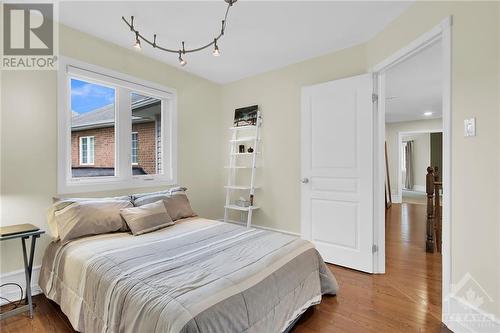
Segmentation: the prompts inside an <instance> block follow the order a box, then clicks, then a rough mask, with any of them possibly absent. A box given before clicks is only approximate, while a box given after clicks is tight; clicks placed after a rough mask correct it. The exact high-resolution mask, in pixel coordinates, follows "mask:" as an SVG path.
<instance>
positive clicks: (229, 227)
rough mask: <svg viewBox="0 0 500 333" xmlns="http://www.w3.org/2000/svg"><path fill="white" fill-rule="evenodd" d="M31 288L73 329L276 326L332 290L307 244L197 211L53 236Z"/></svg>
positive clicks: (281, 327) (261, 330) (283, 327)
mask: <svg viewBox="0 0 500 333" xmlns="http://www.w3.org/2000/svg"><path fill="white" fill-rule="evenodd" d="M39 284H40V287H41V288H42V290H43V292H44V293H45V295H46V296H47V297H48V298H49V299H51V300H53V301H55V302H56V303H58V304H59V305H60V307H61V310H62V311H63V312H64V313H65V314H66V315H67V317H68V319H69V321H70V322H71V324H72V325H73V327H74V328H75V329H76V330H78V331H81V332H186V333H188V332H189V333H191V332H196V333H201V332H218V333H222V332H249V333H250V332H258V333H265V332H270V333H271V332H285V331H287V330H289V329H290V327H291V326H292V325H293V323H294V322H295V321H296V319H297V318H298V317H299V316H300V315H301V314H302V313H303V312H304V311H305V310H307V308H309V307H310V306H312V305H314V304H318V303H319V302H320V301H321V297H322V295H323V294H331V295H334V294H336V292H337V289H338V285H337V282H336V280H335V278H334V277H333V275H332V273H331V272H330V271H329V269H328V268H327V267H326V265H325V263H324V262H323V260H322V259H321V256H320V255H319V254H318V252H317V251H316V249H315V248H314V246H313V245H312V244H311V243H310V242H307V241H304V240H301V239H299V238H297V237H293V236H289V235H285V234H282V233H277V232H270V231H265V230H262V229H254V228H244V227H241V226H239V225H235V224H231V223H224V222H219V221H214V220H208V219H204V218H198V217H195V218H188V219H183V220H180V221H177V222H176V224H175V225H173V226H170V227H167V228H164V229H161V230H158V231H155V232H151V233H148V234H144V235H141V236H133V235H131V234H130V233H127V232H117V233H109V234H101V235H97V236H89V237H83V238H79V239H76V240H72V241H69V242H61V241H58V242H52V243H51V244H50V245H49V247H48V248H47V250H46V252H45V255H44V258H43V263H42V267H41V272H40V279H39Z"/></svg>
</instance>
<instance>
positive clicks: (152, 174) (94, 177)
mask: <svg viewBox="0 0 500 333" xmlns="http://www.w3.org/2000/svg"><path fill="white" fill-rule="evenodd" d="M60 64H61V66H62V67H61V68H64V69H65V70H61V71H59V73H58V75H59V78H58V83H59V94H58V95H59V104H58V105H59V106H58V112H59V117H58V121H59V135H58V151H59V153H58V156H59V160H58V192H59V193H77V192H87V191H104V190H113V189H120V188H132V187H141V186H143V187H145V186H151V185H153V182H154V185H170V184H175V182H176V176H177V170H176V152H177V149H176V125H177V124H176V94H175V91H172V90H171V89H169V88H166V87H163V86H159V85H157V84H154V83H150V82H145V81H143V80H140V79H137V78H134V77H130V76H127V75H124V74H121V73H117V72H113V71H110V70H106V69H103V68H100V67H96V66H93V65H89V64H85V63H81V62H78V61H75V60H68V59H61V62H60Z"/></svg>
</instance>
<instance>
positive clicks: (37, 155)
mask: <svg viewBox="0 0 500 333" xmlns="http://www.w3.org/2000/svg"><path fill="white" fill-rule="evenodd" d="M60 49H61V54H62V55H65V56H68V57H72V58H75V59H78V60H81V61H85V62H88V63H92V64H96V65H99V66H103V67H106V68H109V69H112V70H116V71H119V72H122V73H126V74H129V75H134V76H136V77H138V78H141V79H144V80H149V81H152V82H155V83H159V84H162V85H165V86H168V87H171V88H175V89H177V94H178V142H179V147H178V148H179V149H178V157H179V160H178V174H179V183H180V184H182V185H185V186H187V187H188V188H189V191H188V193H189V196H190V198H191V201H192V204H193V209H194V210H196V211H197V212H198V213H199V214H200V215H203V216H207V217H209V218H218V217H220V216H221V215H222V207H223V196H224V194H223V190H222V188H221V183H222V180H221V179H220V177H221V173H220V168H221V165H220V163H219V160H218V159H214V158H213V156H220V155H221V154H222V151H221V148H220V145H219V144H218V143H219V142H220V141H221V139H219V135H220V134H219V133H221V118H220V117H221V115H220V100H221V98H220V86H218V85H216V84H213V83H211V82H209V81H207V80H204V79H201V78H198V77H196V76H194V75H191V74H188V73H186V72H184V71H181V70H179V69H177V68H174V67H171V66H168V65H166V64H164V63H161V62H158V61H155V60H152V59H151V58H147V57H144V56H142V55H141V54H140V53H137V52H135V51H133V50H128V49H124V48H121V47H118V46H116V45H114V44H110V43H107V42H104V41H102V40H99V39H97V38H94V37H91V36H89V35H86V34H83V33H81V32H78V31H75V30H72V29H69V28H66V27H61V29H60ZM56 92H57V79H56V73H55V72H53V71H3V72H2V77H1V96H2V100H1V118H0V120H1V128H0V130H1V141H0V142H1V148H0V149H1V201H0V203H1V216H0V221H1V224H2V225H8V224H16V223H28V222H29V223H33V224H35V225H38V226H40V227H41V228H43V229H45V230H47V225H46V221H45V215H46V214H45V212H46V209H47V208H48V206H49V205H50V203H51V198H52V196H54V195H56V188H57V184H56V158H57V156H56V154H57V114H56V113H57V108H56ZM207 139H208V140H207ZM210 142H213V143H214V144H210ZM207 175H210V176H209V177H207ZM146 190H150V189H135V190H122V191H114V192H106V193H94V194H89V195H114V194H122V193H123V194H125V193H127V194H128V193H135V192H140V191H146ZM207 193H209V194H210V195H207ZM83 195H87V194H78V196H83ZM48 241H49V237H48V236H44V237H43V238H42V242H41V245H42V246H39V247H38V248H37V252H36V253H37V260H36V264H39V263H40V257H41V255H42V254H43V250H44V247H45V244H47V242H48ZM0 246H1V247H0V251H1V261H0V262H1V268H0V272H2V273H5V272H9V271H12V270H17V269H20V268H21V267H22V257H21V246H20V242H19V241H8V242H2V243H0Z"/></svg>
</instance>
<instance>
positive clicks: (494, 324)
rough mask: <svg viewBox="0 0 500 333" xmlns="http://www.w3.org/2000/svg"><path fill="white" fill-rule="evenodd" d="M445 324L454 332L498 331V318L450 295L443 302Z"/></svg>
mask: <svg viewBox="0 0 500 333" xmlns="http://www.w3.org/2000/svg"><path fill="white" fill-rule="evenodd" d="M443 322H444V323H445V325H446V326H448V328H449V329H450V330H452V331H453V332H455V333H462V332H463V333H494V332H500V318H497V317H495V315H493V314H489V313H486V312H484V311H483V310H481V309H479V308H476V307H474V306H472V305H470V304H467V303H465V302H463V301H462V300H460V299H459V298H457V297H455V296H451V297H450V298H449V299H448V301H447V302H446V304H445V309H444V320H443Z"/></svg>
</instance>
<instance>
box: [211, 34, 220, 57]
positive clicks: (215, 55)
mask: <svg viewBox="0 0 500 333" xmlns="http://www.w3.org/2000/svg"><path fill="white" fill-rule="evenodd" d="M212 54H213V56H214V57H218V56H220V51H219V47H218V46H217V38H214V50H213V51H212Z"/></svg>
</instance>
